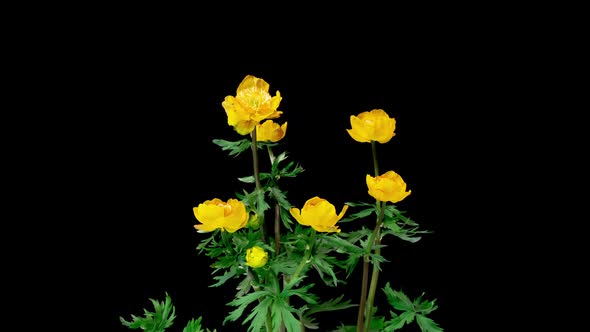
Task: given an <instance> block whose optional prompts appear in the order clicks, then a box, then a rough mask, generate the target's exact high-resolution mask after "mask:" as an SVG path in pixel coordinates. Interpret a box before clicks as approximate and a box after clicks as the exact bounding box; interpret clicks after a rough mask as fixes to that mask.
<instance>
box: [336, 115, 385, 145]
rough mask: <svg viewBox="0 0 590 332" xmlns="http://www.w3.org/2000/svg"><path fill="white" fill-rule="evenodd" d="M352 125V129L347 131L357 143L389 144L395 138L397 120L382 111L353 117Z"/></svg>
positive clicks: (351, 118)
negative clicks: (375, 142)
mask: <svg viewBox="0 0 590 332" xmlns="http://www.w3.org/2000/svg"><path fill="white" fill-rule="evenodd" d="M350 125H351V127H352V128H351V129H346V131H348V134H350V136H351V137H352V138H353V139H354V140H355V141H357V142H361V143H370V142H371V141H377V142H379V143H387V142H389V141H390V140H391V138H392V137H393V136H395V119H394V118H390V117H389V115H387V113H385V111H384V110H382V109H374V110H372V111H370V112H362V113H360V114H359V115H356V116H355V115H351V116H350Z"/></svg>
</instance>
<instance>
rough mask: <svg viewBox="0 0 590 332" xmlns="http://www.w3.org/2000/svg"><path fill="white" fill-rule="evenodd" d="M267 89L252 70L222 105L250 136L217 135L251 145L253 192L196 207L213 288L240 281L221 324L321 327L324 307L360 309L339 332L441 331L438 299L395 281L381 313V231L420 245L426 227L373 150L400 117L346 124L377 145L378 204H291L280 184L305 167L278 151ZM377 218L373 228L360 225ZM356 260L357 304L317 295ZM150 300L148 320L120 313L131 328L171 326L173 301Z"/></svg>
mask: <svg viewBox="0 0 590 332" xmlns="http://www.w3.org/2000/svg"><path fill="white" fill-rule="evenodd" d="M269 88H270V85H269V84H268V83H267V82H266V81H265V80H263V79H261V78H258V77H255V76H252V75H248V76H246V77H245V78H244V79H243V81H242V82H241V83H240V84H239V86H238V88H237V91H236V95H235V96H233V95H229V96H227V97H225V99H224V100H223V102H222V103H221V104H222V107H223V109H224V110H225V113H226V115H227V123H228V125H229V126H231V127H232V128H233V129H234V131H235V132H236V133H238V134H239V135H241V136H244V137H243V138H242V139H240V140H236V141H229V140H222V139H214V140H213V143H215V144H216V145H218V146H219V147H221V149H222V150H223V151H227V152H228V154H229V155H230V156H238V155H240V154H242V153H243V152H246V151H248V150H250V152H251V157H252V164H253V174H252V175H251V176H247V177H241V178H238V179H239V180H240V181H241V182H243V183H245V184H246V185H247V186H249V187H251V188H250V189H249V190H243V192H242V193H235V196H234V197H226V198H219V197H213V198H211V199H209V200H206V201H204V202H201V203H199V204H197V206H195V207H194V208H193V212H194V216H195V219H196V221H197V223H196V224H195V226H194V227H195V229H196V231H197V232H199V233H200V234H202V236H203V238H202V240H201V242H200V243H199V244H198V246H197V249H198V250H199V253H204V254H205V255H206V256H208V257H209V258H210V259H211V260H212V261H213V263H212V264H211V267H212V268H213V275H214V276H213V277H212V278H213V279H214V281H215V282H214V283H213V284H212V285H211V286H212V287H219V286H222V285H225V284H226V283H227V282H229V281H230V280H234V279H236V280H237V283H238V285H237V288H236V289H237V292H236V294H235V298H234V299H233V300H232V301H230V302H229V303H228V305H229V306H230V307H231V308H232V310H231V311H230V312H229V313H228V315H227V316H226V318H225V320H224V322H223V323H224V325H225V324H226V323H228V322H238V321H239V322H241V324H242V325H247V326H248V328H247V331H248V332H250V331H254V332H260V331H267V332H271V331H273V332H274V331H287V332H294V331H305V330H308V329H309V330H313V329H321V330H323V328H322V326H321V324H320V322H319V319H318V318H319V317H320V316H321V314H322V313H325V312H329V311H339V310H355V311H356V321H354V322H347V323H352V324H350V325H347V324H344V323H341V325H340V326H339V327H338V328H337V329H336V330H334V331H356V332H369V331H386V332H389V331H396V330H400V329H401V328H402V327H403V326H404V325H406V324H412V323H416V324H417V325H418V327H419V328H420V330H421V331H423V332H437V331H443V329H442V328H441V327H440V326H439V325H438V324H437V323H435V322H434V321H433V320H432V319H431V318H429V317H428V315H429V314H430V313H431V312H432V311H433V310H435V309H436V308H437V305H436V304H435V300H426V299H423V298H422V296H419V297H417V298H416V299H410V298H409V297H408V296H407V295H406V294H404V292H403V291H401V290H394V289H393V288H392V286H391V284H390V283H389V281H386V282H385V284H384V285H383V287H382V288H381V291H382V292H380V293H379V294H382V295H383V296H385V298H386V300H387V302H388V303H389V304H390V306H391V308H390V311H389V316H383V315H379V314H377V308H376V305H375V298H376V296H377V295H378V292H377V290H378V285H379V282H380V281H379V274H380V265H381V264H383V263H385V262H387V260H386V259H385V258H384V257H383V256H382V255H381V249H382V248H383V247H384V246H385V245H384V244H383V243H382V241H383V239H384V237H385V236H394V237H397V238H398V239H401V240H403V241H408V242H411V243H414V242H416V241H419V240H420V238H421V234H423V233H428V231H425V230H421V229H419V225H418V224H417V223H416V222H415V221H413V220H412V219H411V218H409V217H407V216H406V215H405V212H404V211H401V210H398V208H397V207H396V205H395V204H396V203H398V202H400V201H402V200H404V199H406V198H407V197H408V196H409V195H410V194H411V192H412V191H411V190H409V189H407V185H406V183H405V181H404V180H403V178H402V177H401V176H400V175H399V174H398V173H396V172H395V171H394V170H387V171H386V172H384V173H381V172H380V168H379V166H380V165H379V163H378V157H377V146H378V144H385V143H388V142H389V141H390V140H391V139H392V138H393V137H394V136H395V128H396V120H395V118H392V117H390V116H389V115H388V114H387V113H386V112H385V111H384V110H382V109H373V110H371V111H365V112H362V113H360V114H358V115H352V116H350V128H349V129H346V130H347V132H348V134H349V135H350V137H351V138H352V139H353V140H354V141H356V142H360V143H369V145H370V147H371V151H372V157H373V172H372V173H373V174H372V175H371V174H367V175H366V179H365V181H366V185H367V193H368V197H367V198H369V197H371V198H372V199H373V201H372V202H346V203H345V204H344V205H343V206H342V207H341V208H340V209H339V210H337V209H336V207H335V206H334V205H333V204H332V203H331V202H330V201H329V200H328V199H326V198H324V197H319V196H313V195H310V196H311V197H306V199H307V200H306V201H305V203H304V204H303V206H302V207H297V206H293V205H292V204H291V203H290V201H289V199H288V197H287V191H286V190H284V189H283V188H282V187H281V184H282V182H281V180H282V179H284V178H294V177H296V176H298V175H299V174H300V173H301V172H303V171H304V170H303V168H302V167H301V166H300V165H299V164H298V163H295V162H293V161H287V160H288V153H287V151H286V150H283V151H281V152H280V153H278V154H276V150H278V149H280V148H283V145H282V143H283V142H282V141H281V140H282V139H283V138H284V137H285V135H286V133H287V122H284V123H282V124H280V123H277V122H275V120H276V119H279V118H280V116H281V115H282V114H283V111H280V110H279V106H280V103H281V100H282V96H281V94H280V93H279V92H278V91H277V92H276V94H275V95H274V96H273V95H271V94H270V92H269ZM343 130H344V128H343ZM261 154H266V155H267V157H268V160H269V165H270V167H269V168H270V169H268V170H263V169H261V167H260V166H261V163H260V155H261ZM353 210H355V211H353ZM347 213H348V214H347ZM373 218H374V220H375V222H374V224H373V226H372V227H367V224H368V223H359V222H358V221H359V220H365V219H373ZM353 221H355V222H353ZM344 228H345V229H344ZM358 263H361V264H360V265H361V269H362V272H361V273H362V279H361V284H360V285H359V289H360V297H359V298H358V299H356V301H353V300H351V299H347V298H345V297H344V294H341V295H340V296H337V297H335V298H331V299H323V298H321V297H320V296H319V295H318V292H316V291H314V287H315V286H316V285H315V282H313V281H314V280H315V281H319V282H321V283H322V284H323V286H324V287H338V286H339V285H342V284H344V283H345V282H346V281H347V279H349V278H350V276H351V275H352V274H353V272H354V271H356V267H357V266H358ZM381 282H382V281H381ZM151 301H152V303H153V305H154V309H155V311H154V312H150V311H147V310H145V315H144V317H139V316H134V315H132V319H131V320H126V319H124V318H123V317H121V318H120V319H121V323H122V324H123V325H125V326H127V327H129V328H131V329H138V328H141V329H143V330H147V331H153V332H157V331H165V330H166V329H167V328H169V327H170V326H171V325H172V323H173V321H174V319H175V312H174V310H175V309H174V306H173V305H172V301H171V299H170V297H169V296H168V294H166V299H165V300H164V301H162V302H158V301H156V300H153V299H151ZM201 331H207V332H212V331H216V329H214V330H210V329H208V328H206V323H205V322H202V317H199V318H198V319H192V320H191V321H189V322H188V324H187V325H186V327H185V328H184V330H183V332H201Z"/></svg>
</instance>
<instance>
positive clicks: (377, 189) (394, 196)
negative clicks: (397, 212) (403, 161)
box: [366, 171, 412, 203]
mask: <svg viewBox="0 0 590 332" xmlns="http://www.w3.org/2000/svg"><path fill="white" fill-rule="evenodd" d="M366 181H367V187H368V188H369V195H371V196H373V198H375V199H377V200H379V201H381V202H392V203H397V202H399V201H401V200H403V199H404V198H406V197H407V196H408V195H410V194H411V193H412V191H411V190H409V191H406V183H405V182H404V179H402V177H401V176H400V175H399V174H397V173H396V172H394V171H388V172H386V173H384V174H382V175H379V176H375V177H372V176H371V175H369V174H367V177H366Z"/></svg>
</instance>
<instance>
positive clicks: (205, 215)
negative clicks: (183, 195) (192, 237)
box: [193, 198, 248, 233]
mask: <svg viewBox="0 0 590 332" xmlns="http://www.w3.org/2000/svg"><path fill="white" fill-rule="evenodd" d="M193 212H194V214H195V217H196V218H197V220H199V221H200V222H201V224H198V225H195V228H196V229H197V231H199V233H204V232H211V231H214V230H216V229H218V228H221V230H224V231H228V232H230V233H233V232H235V231H237V230H238V229H240V228H242V227H244V226H246V223H247V222H248V213H247V212H246V206H245V205H244V203H242V202H241V201H239V200H237V199H235V198H230V199H229V200H228V201H227V202H224V201H222V200H220V199H219V198H214V199H212V200H207V201H205V202H203V203H201V204H199V206H198V207H194V208H193Z"/></svg>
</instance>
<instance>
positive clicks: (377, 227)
mask: <svg viewBox="0 0 590 332" xmlns="http://www.w3.org/2000/svg"><path fill="white" fill-rule="evenodd" d="M377 204H378V205H379V203H377ZM384 210H385V202H381V204H380V208H379V216H378V217H377V225H375V230H374V231H373V235H374V236H372V237H373V239H374V241H375V242H374V243H375V246H376V248H375V255H377V256H379V255H381V225H382V224H383V216H384V212H383V211H384ZM371 243H373V241H371ZM378 280H379V262H377V261H374V262H373V272H372V274H371V284H370V287H369V296H368V298H367V309H366V317H367V319H366V320H365V331H369V327H370V326H371V319H372V318H373V304H374V302H375V293H376V292H377V282H378Z"/></svg>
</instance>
